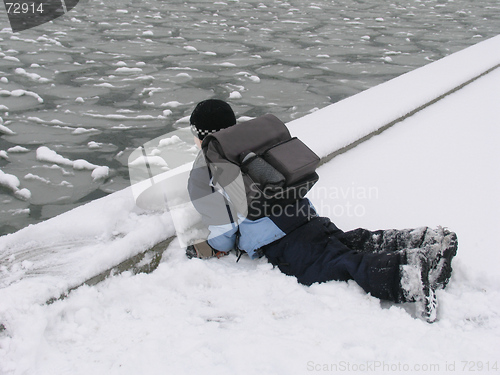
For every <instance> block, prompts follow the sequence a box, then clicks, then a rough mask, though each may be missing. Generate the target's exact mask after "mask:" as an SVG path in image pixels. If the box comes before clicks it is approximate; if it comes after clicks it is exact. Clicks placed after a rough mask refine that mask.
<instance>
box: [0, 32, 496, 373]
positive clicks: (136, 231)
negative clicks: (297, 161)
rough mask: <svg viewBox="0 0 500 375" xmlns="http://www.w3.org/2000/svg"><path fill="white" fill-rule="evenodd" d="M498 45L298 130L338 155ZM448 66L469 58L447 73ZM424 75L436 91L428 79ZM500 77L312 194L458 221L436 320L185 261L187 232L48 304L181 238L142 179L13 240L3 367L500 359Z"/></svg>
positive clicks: (339, 216) (338, 163)
mask: <svg viewBox="0 0 500 375" xmlns="http://www.w3.org/2000/svg"><path fill="white" fill-rule="evenodd" d="M499 41H500V40H499V38H494V39H492V40H490V41H487V42H484V43H481V44H480V45H478V46H475V47H472V48H470V49H468V50H465V51H463V52H461V53H459V54H457V55H458V56H454V57H453V56H451V57H450V58H446V59H443V60H442V61H440V62H437V63H433V64H431V65H429V66H427V67H424V68H421V69H418V70H416V71H415V72H413V73H409V74H407V75H405V76H402V77H399V78H398V79H396V80H395V82H392V81H391V82H388V83H386V84H384V85H382V87H381V88H378V89H377V88H375V89H373V90H368V91H367V92H364V93H361V94H359V95H356V96H355V97H353V98H350V99H347V100H346V101H343V102H340V103H337V104H335V105H334V106H331V107H329V108H326V109H325V110H320V111H318V112H315V113H314V114H312V115H310V116H307V117H305V118H304V119H300V120H297V121H294V122H293V123H292V124H291V128H292V130H293V132H294V133H296V134H295V135H297V133H299V136H301V137H302V138H304V139H305V140H306V141H307V142H308V143H309V144H310V145H311V146H312V147H313V148H314V149H315V150H316V151H318V152H319V153H320V154H321V155H326V154H328V153H329V152H331V151H333V150H335V149H337V148H338V147H341V146H342V145H345V144H347V143H349V142H351V141H352V140H354V139H356V137H359V136H360V135H364V134H366V133H367V132H370V131H372V130H373V129H376V128H378V127H379V126H380V125H384V124H386V123H387V122H388V121H389V122H390V121H392V120H394V119H396V118H398V117H399V116H401V115H404V114H406V113H407V112H408V111H411V110H412V109H415V108H418V107H419V106H421V105H422V104H423V103H426V102H428V101H429V100H431V99H432V98H434V97H435V96H436V95H437V96H439V95H441V94H442V93H443V92H446V91H447V90H449V89H450V88H453V87H457V86H459V85H461V84H462V83H463V82H464V81H467V80H468V79H469V77H472V76H475V75H477V74H478V73H482V72H484V70H485V69H486V70H487V69H488V66H490V67H491V66H494V65H495V62H494V61H493V60H495V59H496V58H497V57H498V48H497V47H498V43H499ZM488 49H489V50H488ZM486 50H488V53H489V54H486ZM480 55H482V56H480ZM491 56H496V57H491ZM479 57H481V58H479ZM443 61H445V62H443ZM469 61H472V63H469ZM465 62H467V63H465ZM448 63H449V65H448ZM435 64H437V66H438V68H434V67H433V66H434V65H435ZM496 64H498V59H497V62H496ZM461 65H463V66H464V68H463V69H462V68H460V66H461ZM446 66H448V67H455V68H457V69H458V68H460V69H461V70H457V71H455V74H446V77H442V76H441V75H440V74H442V73H444V71H445V70H446ZM422 71H423V73H422ZM438 72H439V73H440V74H438ZM427 74H429V75H430V76H431V77H433V79H435V80H436V82H435V86H434V85H429V84H427V85H426V84H425V82H429V81H428V80H427V78H426V77H427ZM499 82H500V74H499V72H498V70H497V71H494V72H493V73H490V74H488V75H487V76H486V77H484V78H480V79H478V80H477V81H475V82H474V83H473V84H471V85H469V86H466V87H465V88H463V89H462V90H460V91H458V92H457V93H455V94H453V95H450V96H448V97H447V98H445V99H443V100H441V101H439V102H438V103H436V104H433V105H432V106H430V107H428V108H426V109H425V110H423V111H421V112H419V113H418V114H416V115H414V116H412V117H409V118H408V119H406V120H405V121H403V122H401V123H399V124H398V125H397V126H395V127H394V128H391V129H389V130H387V131H386V132H384V133H382V134H381V135H380V136H378V137H374V138H372V139H371V140H370V141H369V142H366V143H363V144H361V145H359V146H357V147H356V148H354V149H353V150H351V151H349V152H348V153H345V154H343V155H341V156H339V157H337V158H335V159H334V160H333V161H332V162H330V163H328V164H326V165H324V166H323V167H321V168H320V170H319V173H320V176H321V178H320V181H319V182H318V184H317V186H315V188H314V190H313V191H311V199H312V200H313V203H315V205H316V207H317V208H318V210H319V211H320V212H321V213H322V214H324V215H327V216H330V217H331V218H332V219H333V220H334V221H335V222H336V223H337V224H338V225H339V227H341V228H343V229H350V228H353V227H357V226H364V227H368V228H371V229H378V228H389V227H395V228H402V227H412V226H420V225H431V226H433V225H446V226H450V228H451V229H452V230H456V231H457V232H458V236H459V253H458V256H457V258H456V260H455V262H454V274H453V277H452V280H451V282H450V284H449V287H448V288H447V289H446V290H445V291H439V295H438V297H439V300H440V303H441V306H440V310H439V315H438V318H439V320H438V322H437V323H435V324H433V325H429V324H426V323H424V322H422V321H420V320H417V319H414V317H413V316H414V314H413V306H411V305H394V304H390V303H385V302H381V301H379V300H378V299H376V298H373V297H371V296H369V295H366V293H364V292H363V291H362V290H361V289H360V288H359V287H358V286H357V285H356V284H355V283H353V282H349V283H343V282H330V283H324V284H320V285H313V286H311V287H305V286H302V285H299V284H298V283H297V282H296V280H295V279H294V278H293V277H287V276H285V275H283V274H281V272H279V270H277V269H273V268H272V267H271V266H270V265H269V264H268V263H267V262H266V260H265V259H260V260H257V261H250V260H249V259H248V258H246V257H243V258H242V259H241V260H240V262H238V263H236V257H235V256H234V255H230V256H228V257H225V258H223V259H221V260H218V259H210V260H207V261H202V260H198V259H193V260H188V259H187V258H186V257H185V255H184V249H183V248H181V247H180V246H179V245H178V243H177V242H173V243H172V244H171V246H170V247H169V249H168V250H167V252H166V253H165V255H164V258H163V259H162V263H161V264H160V266H159V268H158V269H157V270H156V271H155V272H153V273H151V274H139V275H131V274H129V273H125V274H122V275H120V276H116V277H111V278H109V279H108V280H106V281H104V282H102V283H101V284H99V285H97V286H94V287H81V288H79V289H77V290H76V291H74V292H72V293H71V294H70V296H69V297H68V298H66V299H65V300H61V301H56V302H55V303H53V304H51V305H44V304H43V302H44V301H45V300H46V299H47V298H49V297H52V296H54V295H56V296H57V295H58V294H59V293H60V292H62V291H64V290H66V289H67V288H68V287H70V286H73V285H76V284H78V281H80V282H81V281H83V280H85V279H86V278H88V277H89V276H92V275H95V274H96V273H99V272H101V271H102V270H104V269H107V268H109V267H111V266H112V265H116V264H117V263H119V262H120V261H121V260H124V259H127V258H129V257H130V256H132V255H134V254H137V253H139V252H141V251H143V250H145V249H147V248H148V247H150V246H152V245H153V244H155V243H157V242H159V241H161V240H162V239H165V238H166V237H168V236H170V235H172V234H173V232H174V228H173V224H172V221H171V218H170V215H169V213H168V212H146V211H143V210H141V209H139V208H138V207H137V206H136V205H135V202H134V199H133V195H132V189H130V188H129V189H125V190H123V191H120V192H117V193H114V194H111V195H109V196H107V197H105V198H102V199H100V200H96V201H93V202H91V203H89V204H87V205H85V206H81V207H78V208H77V209H74V210H72V211H70V212H66V213H64V214H62V215H60V216H58V217H55V218H53V219H50V220H48V221H46V222H43V223H40V224H37V225H34V226H30V227H27V228H25V229H23V230H21V231H19V232H17V233H13V234H10V235H7V236H3V237H0V248H1V249H2V252H1V254H0V271H1V273H0V284H1V285H2V287H3V288H2V289H0V301H2V303H1V304H0V323H1V324H3V326H0V357H1V358H2V360H1V361H0V372H1V373H7V374H11V373H12V374H22V373H28V374H31V373H36V374H53V373H65V372H67V373H72V374H88V373H96V374H110V373H120V374H137V373H138V372H142V373H147V374H165V373H173V374H199V373H217V374H235V373H238V374H266V375H267V374H273V375H274V374H306V373H314V372H335V371H341V372H344V371H345V372H349V371H348V369H350V370H351V372H360V369H362V368H364V369H372V371H370V370H368V371H370V372H374V373H383V372H385V373H387V372H395V373H398V372H410V371H415V372H416V371H426V372H433V373H445V372H446V373H449V372H465V371H466V370H470V369H474V370H478V371H479V367H481V369H482V370H484V371H485V372H487V371H486V369H487V370H488V371H490V372H496V371H497V370H498V368H499V366H500V364H499V363H498V358H497V357H498V354H497V351H498V349H497V348H498V347H499V344H500V340H499V337H500V328H499V327H500V317H499V314H498V312H499V311H500V304H499V300H500V298H499V297H500V285H499V280H498V277H497V276H496V274H497V270H496V268H497V266H498V260H499V259H498V244H497V243H496V241H495V237H496V233H497V232H498V211H499V209H500V207H499V206H498V197H497V194H498V188H499V186H498V182H499V181H500V178H499V176H498V173H499V172H498V164H499V161H500V160H499V152H498V148H497V147H496V145H498V142H499V140H500V139H499V138H500V137H499V134H498V129H497V128H498V126H497V124H495V121H497V119H498V118H499V117H500V114H499V113H498V105H497V104H496V98H497V97H498V88H499V87H500V84H499ZM433 83H434V82H433ZM436 87H438V88H436ZM402 88H403V89H404V90H410V88H413V89H414V91H415V92H414V95H413V94H412V95H411V96H410V95H403V94H402V91H399V90H401V89H402ZM393 90H394V91H393ZM403 92H408V93H412V92H411V91H403ZM382 94H383V95H382ZM399 102H401V105H399ZM377 103H378V104H379V105H380V106H379V105H376V104H377ZM364 108H366V109H369V110H367V111H362V110H360V109H364ZM337 121H338V122H337ZM471 124H474V126H471ZM344 127H345V128H344ZM318 135H321V136H318ZM325 135H330V137H326V136H325ZM51 155H52V156H53V157H56V158H57V155H53V154H51ZM66 160H69V159H64V158H63V159H60V161H61V162H64V163H65V162H67V161H66ZM325 193H326V195H322V194H325ZM349 209H350V211H349ZM328 210H331V211H328ZM398 369H399V371H398Z"/></svg>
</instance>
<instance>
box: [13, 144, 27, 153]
mask: <svg viewBox="0 0 500 375" xmlns="http://www.w3.org/2000/svg"><path fill="white" fill-rule="evenodd" d="M29 151H30V150H29V149H27V148H26V147H23V146H14V147H11V148H9V149H7V152H12V153H22V152H29Z"/></svg>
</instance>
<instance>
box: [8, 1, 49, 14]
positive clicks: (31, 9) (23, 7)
mask: <svg viewBox="0 0 500 375" xmlns="http://www.w3.org/2000/svg"><path fill="white" fill-rule="evenodd" d="M5 6H6V7H7V13H10V14H26V13H33V14H34V13H43V3H40V4H38V5H37V4H35V3H5Z"/></svg>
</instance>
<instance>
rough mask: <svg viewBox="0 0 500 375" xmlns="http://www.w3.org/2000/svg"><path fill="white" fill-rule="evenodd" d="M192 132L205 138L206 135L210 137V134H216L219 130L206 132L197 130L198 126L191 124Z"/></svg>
mask: <svg viewBox="0 0 500 375" xmlns="http://www.w3.org/2000/svg"><path fill="white" fill-rule="evenodd" d="M191 131H192V132H193V133H196V134H198V135H202V136H205V135H208V134H212V133H215V132H216V131H217V130H204V129H197V128H196V126H194V125H193V124H191Z"/></svg>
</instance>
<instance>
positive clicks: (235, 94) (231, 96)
mask: <svg viewBox="0 0 500 375" xmlns="http://www.w3.org/2000/svg"><path fill="white" fill-rule="evenodd" d="M241 98H242V95H241V94H240V93H239V92H238V91H233V92H231V93H230V94H229V99H241Z"/></svg>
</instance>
